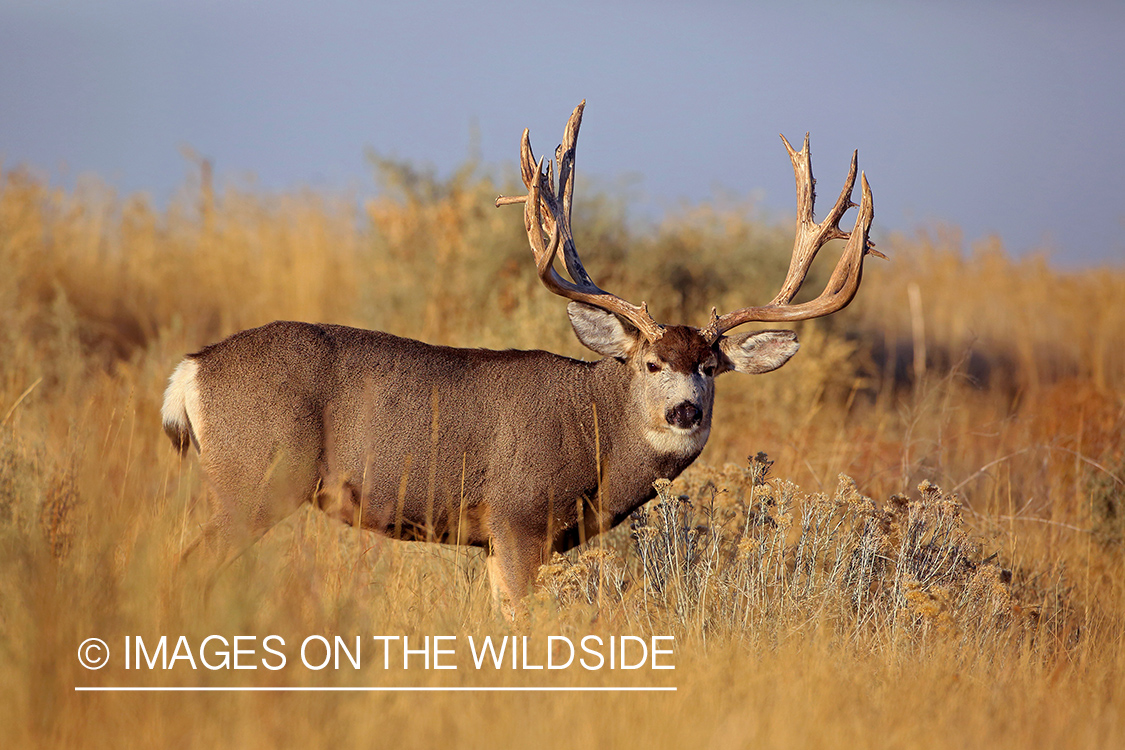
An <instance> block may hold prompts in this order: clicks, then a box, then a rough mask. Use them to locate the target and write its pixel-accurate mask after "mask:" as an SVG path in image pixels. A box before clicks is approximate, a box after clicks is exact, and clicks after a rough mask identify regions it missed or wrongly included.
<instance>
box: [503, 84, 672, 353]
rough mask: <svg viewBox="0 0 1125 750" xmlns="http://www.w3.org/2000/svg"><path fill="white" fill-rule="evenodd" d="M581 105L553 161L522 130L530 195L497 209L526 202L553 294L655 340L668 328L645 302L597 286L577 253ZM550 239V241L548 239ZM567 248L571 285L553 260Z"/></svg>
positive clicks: (538, 259) (534, 244)
mask: <svg viewBox="0 0 1125 750" xmlns="http://www.w3.org/2000/svg"><path fill="white" fill-rule="evenodd" d="M585 106H586V102H585V100H583V101H582V103H581V104H579V105H578V106H577V107H575V108H574V112H573V113H572V114H571V115H570V119H569V120H567V123H566V130H565V131H564V132H563V142H562V143H561V144H560V145H559V147H558V148H557V149H555V162H554V164H552V163H551V162H546V165H545V166H546V169H544V161H543V160H542V159H541V160H540V161H538V162H536V161H535V155H534V153H532V150H531V137H530V134H529V132H528V131H527V129H524V131H523V139H522V141H521V142H520V173H521V176H522V177H523V184H524V185H525V186H526V187H527V195H523V196H503V195H502V196H499V197H498V198H497V199H496V205H497V206H498V207H499V206H505V205H511V204H514V203H523V204H524V209H523V221H524V226H525V228H526V229H527V237H528V241H529V242H530V244H531V251H532V253H533V254H534V255H535V266H536V270H537V271H538V273H539V279H540V280H541V281H542V282H543V285H544V286H546V287H547V289H549V290H550V291H551V292H553V293H555V294H557V295H559V296H560V297H565V298H567V299H571V300H575V301H577V302H585V303H587V304H590V305H594V306H595V307H600V308H602V309H603V310H608V311H610V312H612V313H615V314H617V315H619V316H621V317H622V318H625V319H626V320H628V321H629V322H630V323H632V324H633V325H634V326H636V327H637V329H638V330H639V331H640V332H641V333H642V334H643V335H644V336H645V338H647V339H648V340H649V341H656V340H657V339H659V338H660V337H661V336H662V335H663V334H664V328H663V326H661V325H660V324H659V323H657V322H656V321H655V320H653V319H652V316H651V315H649V312H648V306H647V305H646V304H645V303H644V302H642V303H641V304H640V305H639V306H638V305H634V304H632V303H630V302H627V301H626V300H624V299H622V298H621V297H618V296H617V295H615V294H612V293H610V292H607V291H605V290H603V289H601V288H599V287H598V285H597V284H595V283H594V282H593V280H592V279H591V278H590V274H588V273H587V272H586V268H585V266H583V265H582V259H581V258H579V257H578V250H577V248H576V247H575V245H574V235H573V233H572V232H571V229H570V212H571V208H572V203H573V196H574V156H575V148H576V145H577V143H578V128H579V126H581V124H582V110H583V109H584V108H585ZM555 165H557V166H558V172H559V182H558V190H557V191H556V189H555V178H554V166H555ZM544 235H546V239H544ZM560 245H561V246H562V250H563V264H564V265H565V266H566V271H567V273H568V274H569V275H570V277H571V279H573V282H571V281H568V280H567V279H565V278H563V277H562V276H561V275H560V274H559V272H558V271H556V270H555V267H554V262H555V256H556V255H557V254H558V250H559V246H560Z"/></svg>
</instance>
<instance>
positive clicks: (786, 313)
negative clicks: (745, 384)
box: [703, 133, 886, 342]
mask: <svg viewBox="0 0 1125 750" xmlns="http://www.w3.org/2000/svg"><path fill="white" fill-rule="evenodd" d="M781 140H782V141H783V142H784V143H785V148H786V150H787V151H788V152H789V158H790V160H791V161H792V162H793V173H794V176H795V178H796V183H797V228H796V238H795V240H794V243H793V258H792V260H791V261H790V263H789V272H788V273H787V274H786V276H785V283H784V284H782V287H781V291H780V292H778V294H777V296H776V297H774V298H773V300H772V301H771V302H770V303H769V304H767V305H763V306H760V307H744V308H742V309H740V310H735V311H733V312H730V313H727V314H726V315H722V316H720V315H718V313H717V311H715V310H712V311H711V321H710V323H709V324H708V325H707V327H706V328H705V329H704V331H703V335H704V337H705V338H706V339H707V340H708V341H710V342H714V341H715V340H717V339H718V338H719V336H721V335H722V334H723V333H724V332H726V331H729V330H730V329H732V328H734V327H736V326H740V325H742V324H743V323H749V322H752V321H759V322H783V321H795V320H807V319H809V318H819V317H822V316H824V315H829V314H831V313H834V312H836V311H838V310H842V309H843V308H844V307H846V306H847V305H848V304H849V303H850V302H851V301H852V299H853V298H854V297H855V294H856V292H857V291H858V290H859V284H860V280H861V278H862V276H863V258H864V256H865V255H868V254H870V255H876V256H878V257H880V258H885V257H886V256H884V255H883V254H882V253H880V252H878V251H877V250H875V249H874V246H873V244H872V243H871V240H870V236H869V235H870V232H871V221H872V219H873V218H874V215H875V208H874V202H873V200H872V197H871V186H870V185H869V184H868V182H867V176H866V175H863V174H862V173H861V177H860V182H861V184H862V192H863V195H862V198H861V199H860V203H859V212H858V215H857V216H856V222H855V228H854V229H853V230H852V231H851V232H850V233H848V232H844V231H843V230H841V229H840V226H839V225H840V219H841V217H843V215H844V213H845V212H846V211H847V210H848V209H849V208H852V207H854V206H855V205H856V204H855V203H853V202H852V199H851V198H852V189H853V187H854V186H855V177H856V171H857V168H858V152H856V153H853V154H852V164H851V169H850V170H849V171H848V178H847V180H846V181H845V183H844V189H843V190H842V191H841V192H840V197H839V198H838V199H837V200H836V204H835V205H834V206H833V207H832V210H831V211H830V212H829V213H828V216H826V217H825V218H824V220H823V221H821V222H820V223H819V224H817V223H815V222H814V220H813V207H814V202H815V200H816V195H815V190H814V187H815V184H816V181H815V180H814V179H813V176H812V159H811V156H810V152H809V136H808V134H807V133H806V134H805V143H804V146H803V147H802V148H801V150H800V151H796V150H794V149H793V147H792V146H791V145H790V144H789V141H788V140H787V139H786V138H785V136H784V135H783V136H782V137H781ZM834 239H846V240H847V241H848V243H847V245H845V247H844V252H843V254H842V255H841V256H840V260H839V262H838V263H837V264H836V268H835V269H834V270H833V272H832V276H831V277H830V278H829V280H828V284H827V285H826V286H825V288H824V291H823V292H821V294H820V296H819V297H817V298H816V299H814V300H811V301H809V302H804V303H801V304H799V305H791V304H789V303H790V301H791V300H792V299H793V297H794V296H795V295H796V294H797V292H798V291H799V290H800V288H801V285H802V284H803V283H804V281H805V277H806V276H807V275H808V272H809V267H810V266H811V265H812V262H813V259H814V258H815V257H816V254H817V252H818V251H819V250H820V248H821V247H823V246H824V244H825V243H827V242H828V241H830V240H834Z"/></svg>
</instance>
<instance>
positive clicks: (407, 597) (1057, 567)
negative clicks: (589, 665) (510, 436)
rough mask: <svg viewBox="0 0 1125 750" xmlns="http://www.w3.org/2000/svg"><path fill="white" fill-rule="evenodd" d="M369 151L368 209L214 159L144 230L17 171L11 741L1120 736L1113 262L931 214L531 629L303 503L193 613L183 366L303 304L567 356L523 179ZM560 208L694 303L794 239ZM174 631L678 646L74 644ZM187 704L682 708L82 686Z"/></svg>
mask: <svg viewBox="0 0 1125 750" xmlns="http://www.w3.org/2000/svg"><path fill="white" fill-rule="evenodd" d="M380 168H381V170H382V174H383V176H384V177H385V178H386V181H387V187H388V190H387V191H386V193H385V197H383V198H380V199H375V200H372V201H369V202H368V203H367V204H366V205H365V207H364V209H363V210H357V208H356V206H357V205H358V202H357V201H356V200H355V199H354V198H353V197H352V196H347V195H344V196H324V195H317V194H311V193H300V194H284V195H262V194H259V193H254V192H246V191H239V190H236V189H223V190H214V189H212V187H211V186H210V184H209V180H208V179H206V178H201V179H200V180H199V181H198V182H197V184H194V185H188V186H186V187H185V189H184V191H183V193H182V195H181V197H180V198H179V199H178V200H177V201H175V202H174V203H173V205H172V206H170V207H169V208H168V209H167V210H156V209H154V208H153V207H152V206H151V205H149V204H148V203H147V202H146V201H145V200H144V199H143V198H127V199H119V198H118V197H116V196H114V195H113V194H112V193H111V192H109V191H108V190H107V189H106V188H104V187H102V186H99V185H97V184H96V183H87V184H84V185H83V186H81V187H80V188H79V189H78V190H76V191H74V192H73V193H64V192H62V191H59V190H57V189H52V188H50V187H48V186H47V185H46V184H45V183H44V182H43V181H42V180H40V179H37V178H36V177H34V176H33V175H31V174H29V173H26V172H21V171H14V172H13V171H8V172H5V173H3V174H2V175H0V268H3V269H4V273H3V275H2V276H0V320H3V325H2V326H0V336H2V337H3V338H2V340H0V351H2V352H3V355H2V356H0V689H2V690H3V693H4V695H5V696H6V698H5V700H4V701H0V726H2V727H3V728H4V744H5V746H6V747H22V746H26V747H43V746H65V747H75V746H90V747H103V746H105V747H118V746H121V745H126V744H127V745H134V744H143V745H147V746H172V747H197V746H198V747H228V746H229V747H275V746H297V745H301V746H324V745H329V744H343V743H349V744H353V743H355V742H357V741H358V742H360V743H362V744H364V745H376V746H383V745H386V746H396V747H415V746H421V747H430V746H435V745H438V744H439V743H440V744H452V745H456V746H470V747H472V746H486V745H487V746H495V745H497V744H500V745H515V746H564V745H565V746H573V745H599V746H605V745H623V744H629V745H642V744H643V745H648V746H652V747H659V746H681V745H687V746H715V747H747V746H759V745H767V746H780V747H794V746H812V745H817V746H826V747H827V746H845V747H868V746H870V747H887V746H891V747H912V746H927V747H935V746H947V745H948V746H961V747H964V746H971V747H982V746H988V747H1021V748H1023V747H1031V746H1049V747H1114V746H1121V745H1123V744H1125V583H1123V580H1125V565H1123V561H1125V558H1123V541H1122V538H1123V535H1125V534H1123V532H1125V483H1123V479H1125V445H1123V441H1122V435H1123V434H1125V272H1123V271H1122V270H1120V269H1116V270H1115V269H1101V270H1090V271H1082V272H1072V273H1060V272H1058V271H1055V270H1053V269H1051V268H1050V267H1049V266H1048V265H1047V264H1046V263H1045V262H1043V261H1042V260H1041V259H1036V258H1032V259H1028V260H1022V261H1015V260H1012V259H1009V258H1008V257H1006V256H1005V255H1004V254H1003V252H1002V251H1001V250H1000V249H999V248H998V247H997V246H996V244H995V243H986V244H985V245H984V246H982V247H981V248H977V249H974V250H973V252H972V254H971V256H970V257H969V258H968V259H965V258H962V257H961V253H960V250H959V245H960V241H959V240H958V239H957V238H956V237H955V236H953V235H952V234H951V233H937V234H936V235H935V236H928V235H922V236H919V237H917V238H913V239H908V238H901V237H896V238H891V240H890V241H889V242H887V243H885V244H886V245H887V246H886V247H883V248H882V249H884V250H885V251H887V252H888V254H889V255H890V257H891V262H890V263H886V264H883V263H878V262H876V261H872V262H870V263H869V267H868V269H867V272H866V274H865V282H864V289H862V290H861V293H860V297H859V299H858V300H857V302H856V303H855V304H854V305H853V306H852V307H851V308H849V310H848V311H846V312H845V313H842V314H840V315H837V316H834V317H833V318H831V319H828V320H825V321H818V322H815V323H808V324H804V325H802V326H801V340H802V343H803V350H802V352H801V354H800V356H798V357H797V358H795V359H794V361H793V362H792V363H791V364H790V365H788V366H787V367H786V369H785V370H783V371H782V372H781V373H779V374H776V375H767V376H762V377H759V378H755V379H749V378H742V379H739V378H737V377H735V376H727V377H725V378H723V380H721V381H720V385H719V391H720V393H719V398H718V402H717V404H716V428H715V430H714V433H713V435H712V439H711V444H710V445H709V446H708V448H707V450H706V452H705V453H704V455H703V456H702V458H701V459H700V461H699V462H698V463H697V465H696V466H695V467H693V468H692V469H691V470H689V472H688V473H687V474H686V475H685V476H684V477H683V478H681V479H680V480H678V481H677V482H676V483H675V484H674V485H670V486H661V488H660V497H659V498H658V500H657V501H655V502H654V503H653V504H651V505H650V506H648V507H647V508H645V509H644V511H643V512H641V513H638V514H637V516H635V517H634V518H633V519H632V521H631V523H629V524H623V525H622V526H621V527H619V528H618V529H616V530H615V531H614V532H613V533H611V534H609V535H607V536H606V537H605V538H603V539H601V540H599V541H597V542H595V543H594V544H593V545H591V547H590V548H589V549H586V550H580V551H578V552H576V553H573V554H572V555H570V556H568V557H566V558H560V559H558V560H556V561H555V562H554V563H552V564H551V565H550V566H547V567H545V568H544V570H543V571H542V573H541V584H542V585H541V587H540V589H539V592H538V594H537V595H536V596H535V598H534V600H533V602H532V603H531V614H530V621H529V622H528V623H526V624H525V625H523V626H521V627H520V628H512V627H511V626H509V625H507V624H506V623H504V622H503V621H502V620H498V619H497V618H496V617H495V616H494V615H493V613H492V612H491V608H490V606H489V601H488V592H487V583H486V581H485V579H484V575H483V573H484V571H483V564H482V561H481V559H480V557H479V555H478V554H477V553H475V552H473V551H468V550H461V549H453V548H447V547H436V546H429V545H424V544H415V545H407V544H398V543H389V542H384V541H381V540H378V539H376V538H374V537H371V536H369V535H365V534H359V533H355V532H353V531H351V530H350V529H345V528H341V527H337V526H335V525H333V524H332V523H330V522H329V521H328V520H327V519H326V518H325V517H323V516H320V515H318V514H315V513H313V512H311V511H309V512H301V513H298V514H296V515H295V516H294V517H292V518H291V519H289V520H288V521H286V522H285V523H283V524H282V525H281V526H279V527H278V528H277V529H275V530H274V531H273V532H271V533H270V534H269V535H268V536H267V537H266V538H265V539H264V540H262V542H261V543H260V544H258V545H257V546H256V547H254V548H253V549H252V550H251V551H250V552H249V553H247V554H246V555H244V556H243V557H242V558H240V559H239V560H238V561H237V562H236V563H235V564H234V565H233V566H232V567H231V568H230V569H229V570H228V571H227V572H226V573H225V574H224V575H223V576H222V577H221V578H220V579H219V580H218V582H217V584H216V587H215V590H214V591H213V592H212V594H211V597H210V599H209V603H208V606H207V607H206V608H204V607H203V606H202V605H201V600H200V597H199V596H198V592H196V591H195V588H196V584H197V583H198V582H197V581H194V580H193V579H192V574H191V572H190V571H188V572H186V573H181V574H179V575H177V574H176V573H175V570H174V568H175V560H176V557H177V554H178V551H179V549H180V548H181V547H182V545H183V544H184V542H185V540H186V539H187V538H190V536H191V535H192V533H193V529H194V526H195V524H197V523H198V522H199V520H200V518H199V514H198V513H197V511H196V508H195V506H196V505H202V503H201V502H200V500H201V498H202V497H203V489H202V484H201V478H200V476H199V473H198V467H197V465H196V463H195V461H194V459H188V460H187V461H185V462H183V463H181V462H180V461H179V460H178V458H177V457H176V456H175V454H174V451H173V450H172V449H171V446H170V445H169V444H168V441H167V439H166V438H165V437H164V436H163V434H162V433H161V431H160V427H159V406H160V401H161V397H162V392H163V387H164V383H165V379H166V378H167V376H168V374H169V373H170V371H171V369H172V367H173V366H174V364H175V363H176V362H177V361H178V360H179V358H180V357H181V356H182V355H183V353H184V352H186V351H190V350H194V349H195V348H197V347H199V346H200V345H202V344H205V343H209V342H210V341H213V340H216V339H218V338H220V337H222V336H224V335H227V334H229V333H232V332H234V331H235V330H238V329H241V328H245V327H248V326H253V325H258V324H261V323H265V322H267V321H269V320H273V319H276V318H289V319H305V320H324V321H332V322H340V323H346V324H352V325H361V326H366V327H377V328H383V329H385V330H389V331H392V332H394V333H398V334H401V335H406V336H414V337H419V338H423V339H425V340H428V341H432V342H435V343H450V344H455V345H462V346H490V347H522V348H531V347H540V348H547V349H551V350H553V351H557V352H561V353H566V354H570V355H572V356H583V355H584V354H585V352H584V351H583V350H582V349H581V347H580V345H579V344H578V343H577V342H576V341H575V340H574V338H573V335H572V334H571V333H570V330H569V325H568V323H567V320H566V316H565V315H564V314H563V307H562V305H561V304H560V303H559V302H558V300H557V299H555V298H553V297H552V296H551V295H549V294H547V293H546V292H545V291H544V290H542V288H541V287H540V286H539V284H538V281H537V280H536V278H535V275H534V272H533V270H532V266H531V263H530V262H528V261H529V258H528V257H527V255H528V253H527V246H526V238H525V236H524V234H523V230H522V226H521V221H520V218H519V216H518V212H517V211H515V210H514V209H511V210H508V211H500V210H496V209H494V208H492V206H491V201H492V198H493V197H494V196H495V195H496V194H497V193H498V192H502V190H501V188H511V187H512V186H510V185H507V186H501V185H498V184H495V182H494V181H492V180H490V179H488V178H486V177H483V176H481V175H480V173H479V172H478V171H477V170H475V169H474V168H472V167H471V166H469V167H466V168H465V169H463V170H462V171H461V172H459V173H458V174H457V175H455V176H454V177H453V178H451V179H450V180H447V181H436V180H434V179H432V178H431V177H428V176H427V175H425V174H421V173H418V172H416V171H414V170H411V169H410V168H409V167H407V166H404V165H400V164H393V163H386V162H383V163H381V164H380ZM201 174H204V175H206V174H207V171H206V170H202V171H201ZM576 224H577V225H578V226H577V227H576V229H577V230H578V232H579V235H578V237H577V242H578V244H579V246H580V247H581V248H585V254H586V259H587V261H588V265H589V267H590V269H591V271H592V272H593V273H594V275H595V278H597V279H598V281H599V282H604V284H605V286H608V287H610V288H613V289H614V290H619V291H620V293H622V294H624V295H626V296H629V297H632V298H638V299H639V298H645V299H648V300H649V302H650V306H651V307H652V309H653V312H654V314H655V315H656V316H657V317H658V318H665V319H673V320H677V321H684V322H694V323H697V324H698V323H701V322H703V321H704V320H705V319H706V314H707V312H708V310H709V307H710V305H712V304H716V305H718V306H719V307H724V306H725V307H728V308H729V307H734V306H737V305H741V304H744V303H747V302H752V301H757V300H763V299H768V298H769V297H770V296H772V293H773V289H772V288H771V287H772V286H773V285H775V284H778V283H780V280H781V278H782V277H783V275H784V267H785V264H786V262H787V257H788V239H787V237H788V233H787V231H786V230H784V229H778V228H774V227H768V226H763V225H761V224H760V223H756V222H754V221H751V220H749V219H748V218H747V212H746V211H743V210H739V209H737V208H734V209H731V208H717V207H713V206H701V207H698V208H695V209H692V210H691V211H689V212H686V213H684V214H683V215H679V216H676V217H672V218H669V219H667V220H666V221H665V222H663V223H662V224H661V225H660V226H658V227H654V228H651V229H647V230H636V229H630V228H629V226H628V225H627V224H626V223H625V222H624V221H623V220H622V219H621V213H620V210H619V207H617V206H615V205H613V204H612V202H611V201H609V200H608V199H606V198H604V197H595V198H592V199H589V200H587V201H586V202H585V203H583V204H581V205H579V206H578V207H577V209H576ZM822 262H825V263H830V262H831V261H830V260H829V259H825V260H824V261H822ZM820 278H821V279H823V278H824V275H823V273H822V275H821V276H820ZM815 285H816V279H813V280H812V281H811V282H810V286H815ZM758 451H765V452H766V453H768V454H769V457H768V458H767V457H765V456H764V455H762V456H758ZM747 456H755V458H754V459H753V460H750V461H749V462H748V461H747V458H746V457H747ZM770 461H773V463H772V464H771V463H769V462H770ZM841 475H847V476H845V477H841ZM848 477H851V479H849V478H848ZM853 480H854V481H853ZM938 486H940V487H941V488H942V489H938ZM161 634H166V635H169V636H170V637H172V638H173V639H175V637H177V636H179V635H181V634H182V635H185V636H187V637H188V639H189V640H190V641H192V642H193V643H199V642H200V641H201V640H202V639H203V638H205V637H207V636H208V635H211V634H219V635H224V636H225V637H227V638H232V637H233V636H235V635H256V636H258V637H259V638H261V637H264V636H265V635H267V634H279V635H281V636H283V637H285V639H286V643H289V644H292V643H297V642H299V641H300V639H301V638H303V637H304V636H307V635H313V634H320V635H325V636H329V637H331V636H334V635H340V636H344V637H354V636H356V635H361V636H363V637H364V638H367V639H369V638H370V636H372V635H389V634H397V635H405V636H410V637H411V638H414V639H417V638H421V637H424V636H427V635H429V636H434V635H454V636H457V637H458V638H459V639H461V640H464V639H466V638H467V637H469V636H473V637H475V638H478V639H479V638H481V637H483V636H485V635H493V636H503V635H517V634H518V635H521V636H522V635H529V636H530V638H531V639H533V640H535V639H538V640H539V641H543V640H544V639H546V638H547V637H548V636H551V635H566V636H569V637H571V638H575V639H578V638H581V637H582V636H583V635H586V634H594V635H598V636H600V637H603V638H609V637H612V636H621V635H636V636H642V637H647V636H650V635H674V636H675V638H676V646H675V657H674V662H675V665H676V669H675V670H674V671H653V670H638V671H635V672H624V671H620V670H617V671H613V672H611V671H608V670H601V671H585V670H575V669H568V670H562V671H557V672H552V673H546V672H531V671H528V672H524V671H520V670H515V671H513V670H491V669H484V670H479V671H478V670H476V669H473V668H472V664H471V663H469V660H468V659H467V656H466V654H465V653H463V652H462V651H459V652H458V654H457V657H456V661H457V663H458V665H459V667H460V669H458V670H457V671H434V670H428V671H427V670H422V669H410V670H401V669H398V668H392V669H390V670H389V671H386V672H384V671H383V670H382V669H381V668H376V667H379V666H381V665H378V664H376V663H375V662H377V661H378V660H377V659H371V658H370V656H371V652H365V653H366V655H367V658H365V661H364V668H363V669H362V670H359V671H356V670H352V669H350V668H345V669H342V670H325V671H309V670H303V669H299V668H287V669H285V670H282V671H280V672H276V673H275V672H272V671H265V670H262V669H259V670H257V671H255V672H234V671H232V670H221V671H209V670H205V669H199V670H195V671H192V670H190V669H186V670H185V669H183V668H178V669H176V670H173V671H171V672H168V673H165V672H163V671H161V670H156V671H148V670H140V671H137V670H133V671H129V672H127V671H125V670H124V668H123V667H122V666H121V665H120V654H119V653H118V654H116V655H115V656H116V658H117V660H116V661H113V662H112V663H111V664H110V666H109V667H107V668H106V669H105V670H103V671H99V672H88V671H86V670H84V669H82V668H81V667H80V666H79V664H78V662H77V660H76V658H75V654H76V650H77V648H78V645H79V644H80V643H81V642H82V641H83V640H84V639H85V638H87V637H91V636H100V637H102V638H104V639H105V640H107V641H108V642H109V643H110V647H111V649H114V648H116V647H117V646H118V645H119V644H121V642H122V639H123V638H124V636H126V635H133V636H136V635H141V636H143V637H145V638H146V639H154V638H156V637H158V636H159V635H161ZM366 648H367V647H366V646H365V649H366ZM292 656H293V654H292V650H290V657H291V658H292ZM181 667H182V665H181ZM247 675H249V676H247ZM169 684H176V685H191V686H210V687H215V686H230V685H246V684H252V685H258V686H281V685H297V686H360V685H379V684H390V685H402V686H416V687H419V686H520V685H540V686H555V687H558V686H621V685H624V686H630V685H632V686H652V685H664V686H675V687H677V688H678V691H677V692H675V693H613V694H604V693H596V694H581V693H542V694H539V693H532V694H527V693H520V694H513V693H332V694H286V693H247V694H243V693H238V694H234V693H220V694H212V693H191V694H187V693H183V694H175V693H173V694H166V693H100V694H93V693H76V692H75V691H74V687H75V686H77V685H141V686H160V685H169Z"/></svg>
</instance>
